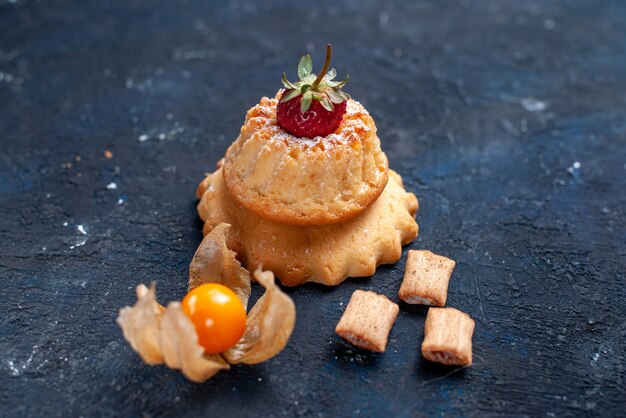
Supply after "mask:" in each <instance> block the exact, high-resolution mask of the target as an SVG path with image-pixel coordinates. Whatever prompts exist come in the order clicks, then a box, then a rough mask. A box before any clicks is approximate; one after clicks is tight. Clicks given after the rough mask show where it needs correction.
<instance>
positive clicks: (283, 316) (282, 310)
mask: <svg viewBox="0 0 626 418" xmlns="http://www.w3.org/2000/svg"><path fill="white" fill-rule="evenodd" d="M254 277H255V278H256V280H257V281H258V282H259V283H260V284H261V286H263V287H264V288H265V294H264V295H263V296H261V298H260V299H259V300H258V302H257V303H256V305H254V307H253V308H252V309H251V310H250V312H249V313H248V322H247V326H246V332H245V333H244V334H243V337H242V338H241V340H239V342H238V343H237V344H236V345H235V346H234V347H232V348H230V349H228V350H226V352H224V357H226V360H228V361H229V362H230V363H232V364H237V363H246V364H256V363H261V362H263V361H265V360H267V359H269V358H271V357H274V356H275V355H276V354H278V353H280V352H281V351H282V350H283V348H285V345H287V341H289V337H290V336H291V332H292V331H293V327H294V325H295V322H296V306H295V305H294V303H293V301H292V300H291V298H290V297H289V296H287V295H286V294H285V293H283V292H282V291H281V290H280V288H279V287H278V286H277V285H276V282H275V280H274V273H272V272H271V271H262V270H261V269H257V270H256V271H255V272H254Z"/></svg>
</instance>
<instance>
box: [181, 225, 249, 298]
mask: <svg viewBox="0 0 626 418" xmlns="http://www.w3.org/2000/svg"><path fill="white" fill-rule="evenodd" d="M229 230H230V225H228V224H224V223H222V224H219V225H218V226H216V227H215V228H213V230H212V231H211V232H210V233H209V234H207V236H206V237H204V239H203V240H202V242H201V243H200V246H199V247H198V249H197V250H196V254H195V255H194V256H193V260H191V264H190V265H189V289H188V290H191V289H194V288H195V287H198V286H200V285H202V284H205V283H219V284H223V285H224V286H226V287H228V288H229V289H231V290H232V291H233V292H235V294H236V295H237V297H238V298H239V300H240V301H241V303H242V304H243V306H244V308H246V309H247V306H248V299H249V298H250V292H251V285H250V273H249V272H248V270H246V269H245V268H243V267H242V266H241V264H240V263H239V261H237V259H236V258H235V256H236V254H235V252H234V251H232V250H230V249H229V248H228V247H227V245H226V240H227V236H228V232H229Z"/></svg>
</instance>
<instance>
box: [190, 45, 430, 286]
mask: <svg viewBox="0 0 626 418" xmlns="http://www.w3.org/2000/svg"><path fill="white" fill-rule="evenodd" d="M331 53H332V49H331V47H330V45H328V47H327V50H326V60H325V62H324V66H323V68H322V70H321V71H320V72H319V73H318V74H317V75H316V74H313V73H312V68H313V63H312V60H311V57H310V56H309V55H305V56H304V57H302V59H301V60H300V64H299V65H298V77H299V81H297V82H295V83H292V82H290V81H289V80H288V79H287V77H286V75H284V74H283V79H282V81H283V85H284V90H281V91H279V93H278V94H277V95H276V97H275V98H273V99H269V98H267V97H264V98H263V99H261V101H260V103H259V104H258V105H256V106H254V107H253V108H252V109H250V110H249V111H248V113H247V116H246V119H245V122H244V124H243V126H242V128H241V132H240V135H239V137H238V138H237V139H236V140H235V142H234V143H233V144H232V145H231V146H230V147H229V149H228V151H227V152H226V156H225V158H224V159H223V160H222V161H220V163H218V169H217V171H215V172H214V173H212V174H209V175H208V176H207V177H206V178H205V179H204V180H203V181H202V182H201V183H200V185H199V186H198V190H197V195H198V197H199V198H200V203H199V204H198V213H199V214H200V218H202V220H203V221H204V233H205V234H208V233H209V232H210V231H211V230H212V229H213V228H215V227H216V226H217V225H219V224H220V223H227V224H230V225H232V228H231V229H230V233H229V236H228V245H229V248H231V249H233V250H234V251H235V252H236V253H237V259H238V260H240V261H241V263H242V264H243V266H244V267H246V268H247V269H249V270H255V269H256V268H257V267H263V268H264V269H269V270H272V271H273V272H274V273H276V276H277V277H278V278H279V279H280V281H281V282H282V283H283V284H284V285H288V286H295V285H299V284H302V283H305V282H317V283H323V284H326V285H336V284H338V283H341V282H342V281H343V280H344V279H346V278H347V277H362V276H370V275H372V274H374V272H375V271H376V267H377V266H378V265H380V264H389V263H394V262H396V261H397V260H398V259H399V258H400V256H401V253H402V245H405V244H408V243H409V242H411V241H412V240H413V239H415V237H416V236H417V231H418V227H417V224H416V223H415V219H414V216H415V212H416V211H417V205H418V203H417V199H416V197H415V195H413V194H412V193H408V192H407V191H405V189H404V186H403V184H402V178H401V177H400V176H399V175H398V174H397V173H395V172H393V171H391V170H389V167H388V162H387V157H386V156H385V153H384V152H383V151H382V149H381V146H380V140H379V138H378V136H377V134H376V125H375V124H374V121H373V119H372V117H371V116H370V114H369V113H368V112H367V110H365V108H364V107H363V106H362V105H361V104H360V103H358V102H357V101H355V100H352V99H351V98H350V96H349V95H348V94H347V93H345V92H344V91H343V90H342V87H343V86H344V85H345V83H346V82H347V80H348V79H347V78H346V79H345V80H343V81H334V78H335V76H336V75H337V72H336V71H335V69H330V68H329V65H330V57H331Z"/></svg>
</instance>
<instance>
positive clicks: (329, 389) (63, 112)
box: [0, 0, 626, 417]
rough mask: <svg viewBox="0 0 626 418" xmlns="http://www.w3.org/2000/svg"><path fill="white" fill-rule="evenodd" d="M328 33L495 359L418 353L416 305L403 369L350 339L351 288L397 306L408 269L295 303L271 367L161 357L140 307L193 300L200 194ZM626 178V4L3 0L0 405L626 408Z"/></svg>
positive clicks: (468, 410)
mask: <svg viewBox="0 0 626 418" xmlns="http://www.w3.org/2000/svg"><path fill="white" fill-rule="evenodd" d="M329 41H330V42H332V43H333V44H334V46H335V60H334V65H335V66H336V67H337V69H338V70H339V74H340V75H343V74H345V73H349V74H350V76H351V77H352V81H351V82H350V83H349V85H348V87H347V91H348V92H349V93H351V94H352V95H353V97H355V98H356V99H357V100H359V101H361V102H362V103H363V104H364V105H365V106H366V107H367V108H368V109H369V110H370V112H371V113H372V115H373V116H374V118H375V120H376V123H377V125H378V128H379V134H380V137H381V138H382V141H383V148H384V150H385V151H386V152H387V155H388V157H389V160H390V164H391V166H392V167H393V168H394V169H396V170H397V171H399V172H400V173H401V174H402V175H403V176H404V178H405V183H406V186H407V188H408V189H409V190H411V191H413V192H415V193H416V194H417V196H418V198H419V199H420V206H421V209H420V211H419V213H418V216H417V219H418V223H419V224H420V235H419V238H418V240H417V241H416V242H414V243H413V244H411V245H410V246H409V248H426V249H430V250H432V251H435V252H438V253H440V254H444V255H447V256H449V257H451V258H453V259H455V260H457V262H458V264H457V268H456V270H455V272H454V275H453V278H452V280H451V283H450V289H449V299H448V300H449V305H451V306H455V307H457V308H459V309H461V310H463V311H466V312H468V313H470V314H471V315H472V316H473V317H474V318H475V319H476V333H475V337H474V353H475V364H474V366H472V367H471V368H468V369H464V370H460V371H456V372H454V373H451V372H452V371H454V369H449V368H445V367H441V366H437V365H433V364H429V363H427V362H425V361H424V360H423V359H422V358H421V356H420V354H419V347H420V343H421V340H422V336H423V322H424V317H425V313H426V312H425V309H423V308H420V307H411V306H406V305H402V310H401V313H400V315H399V317H398V320H397V322H396V324H395V326H394V328H393V330H392V332H391V336H390V340H389V344H388V350H387V352H386V353H385V354H382V355H381V354H372V353H368V352H363V351H359V350H354V349H352V347H350V346H349V345H348V344H346V343H344V342H343V341H341V340H340V339H339V338H338V337H336V336H335V335H334V332H333V330H334V326H335V324H336V323H337V321H338V319H339V317H340V315H341V313H342V312H343V309H344V308H345V304H346V303H347V301H348V300H349V297H350V295H351V294H352V292H353V291H354V290H355V289H359V288H366V289H374V290H376V291H378V292H382V293H384V294H386V295H387V296H389V297H390V298H391V299H392V300H396V301H397V295H396V294H397V290H398V288H399V285H400V281H401V279H402V273H403V267H404V257H403V259H402V260H401V261H400V262H398V263H397V264H396V265H393V266H389V267H384V268H381V269H379V271H378V272H377V273H376V275H375V276H373V277H371V278H366V279H351V280H348V281H347V282H345V283H344V284H342V285H341V286H339V287H336V288H325V287H323V286H314V285H306V286H302V287H299V288H296V289H289V290H288V292H289V293H290V295H291V296H292V297H293V299H294V300H295V302H296V305H297V308H298V320H297V324H296V330H295V332H294V335H293V337H292V339H291V341H290V344H289V345H288V347H287V348H286V350H285V351H284V352H283V353H281V354H280V355H279V356H278V357H276V358H274V359H273V360H271V361H269V362H267V363H264V364H261V365H257V366H237V367H234V368H233V369H232V370H231V371H229V372H225V373H220V374H219V375H217V376H216V377H215V378H214V379H212V380H210V381H209V382H207V383H205V384H202V385H197V384H192V383H189V382H187V381H186V380H185V379H184V378H183V377H182V376H181V375H180V373H178V372H175V371H170V370H168V369H166V368H164V367H149V366H146V365H144V364H142V363H141V362H140V360H139V358H138V357H137V355H136V354H135V353H133V352H132V350H131V349H130V348H129V346H128V345H127V344H126V343H125V342H124V341H123V339H122V336H121V332H120V330H119V328H118V327H117V325H116V324H115V322H114V320H115V316H116V314H117V312H118V309H119V308H120V307H121V306H124V305H126V304H130V303H132V302H133V300H134V292H133V289H134V286H135V285H136V284H137V283H142V282H143V283H148V282H150V281H156V282H157V283H158V293H159V299H160V300H161V301H163V302H167V301H170V300H175V299H179V298H181V297H182V296H183V294H184V292H185V288H186V280H187V279H186V274H187V265H188V263H189V261H190V259H191V257H192V255H193V253H194V250H195V248H196V246H197V245H198V243H199V242H200V239H201V224H200V222H199V221H198V219H197V216H196V213H195V204H196V200H195V198H194V190H195V187H196V184H197V182H198V181H200V180H201V179H202V177H203V175H204V173H205V172H206V171H210V170H212V169H213V167H214V164H215V162H216V161H217V160H218V159H219V158H220V157H221V156H222V155H223V154H224V152H225V150H226V147H227V146H228V145H229V143H230V142H231V141H232V140H233V139H234V138H235V137H236V135H237V133H238V130H239V127H240V125H241V123H242V120H243V117H244V114H245V111H246V110H247V109H248V108H249V107H250V106H252V105H254V104H255V103H257V102H258V100H259V98H260V97H261V96H263V95H273V94H274V92H275V91H276V90H277V89H278V88H279V87H280V83H279V79H280V74H281V73H282V71H285V70H286V71H288V73H289V74H290V75H291V77H292V78H293V75H294V73H295V66H296V64H297V61H298V59H299V57H300V55H302V54H303V53H304V52H306V51H307V50H308V51H310V52H311V53H312V54H313V56H314V60H315V62H316V63H317V65H320V64H321V59H322V55H323V46H324V45H325V43H326V42H329ZM105 150H109V151H111V152H112V153H113V158H110V159H108V158H106V157H105V156H104V152H105ZM625 179H626V2H623V1H618V0H615V1H604V0H595V1H593V2H590V1H550V0H530V1H517V0H515V1H514V0H492V1H473V0H461V1H443V0H438V1H435V0H429V1H414V2H392V1H384V2H375V1H332V2H330V1H329V2H319V3H315V4H314V2H310V1H309V2H302V1H297V2H296V1H294V2H291V1H290V2H288V1H285V2H282V3H279V2H273V1H262V2H245V1H232V2H207V1H199V0H198V1H172V0H170V1H162V0H158V1H97V2H96V1H93V2H92V1H82V0H80V1H79V0H76V1H65V2H61V1H29V0H17V1H15V0H11V1H6V0H4V1H2V0H0V311H1V312H2V314H1V315H0V376H1V377H0V415H2V416H79V415H82V416H114V415H121V416H150V417H156V416H202V415H205V416H216V415H219V416H234V417H245V416H254V415H263V416H359V415H362V416H399V417H408V416H439V415H459V416H476V415H489V416H495V415H497V416H512V415H531V416H538V415H543V416H569V415H596V416H619V415H621V416H624V415H625V412H624V411H625V408H624V397H625V394H626V383H625V371H624V353H625V352H626V320H625V318H626V294H625V288H626V286H625V266H626V242H625V241H626V229H625V226H624V219H625V215H626V213H625V212H626V193H625V190H626V180H625ZM111 183H115V185H116V186H117V188H113V185H111ZM107 186H109V188H107ZM79 225H81V226H82V227H81V228H79ZM81 231H84V233H83V232H81ZM255 291H256V292H258V289H256V290H255Z"/></svg>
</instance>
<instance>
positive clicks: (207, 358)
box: [160, 302, 230, 382]
mask: <svg viewBox="0 0 626 418" xmlns="http://www.w3.org/2000/svg"><path fill="white" fill-rule="evenodd" d="M160 336H161V350H162V352H163V358H164V360H165V364H167V366H168V367H169V368H171V369H180V371H181V372H183V374H184V375H185V376H186V377H187V378H188V379H189V380H191V381H193V382H204V381H205V380H207V379H209V378H210V377H212V376H213V375H215V374H216V373H217V372H219V371H220V370H225V369H229V368H230V365H229V364H228V363H227V362H226V361H225V360H224V358H223V357H222V356H220V355H217V354H213V355H208V354H207V355H205V354H204V348H202V346H200V344H198V334H197V333H196V328H195V327H194V325H193V323H192V322H191V320H190V319H189V317H187V315H185V313H184V312H183V309H182V308H181V306H180V303H179V302H171V303H170V304H169V305H168V306H167V309H166V310H165V313H164V314H163V318H162V320H161V335H160Z"/></svg>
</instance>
